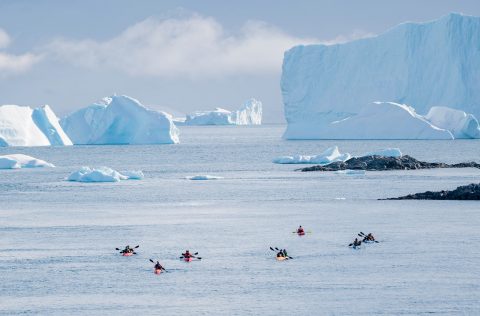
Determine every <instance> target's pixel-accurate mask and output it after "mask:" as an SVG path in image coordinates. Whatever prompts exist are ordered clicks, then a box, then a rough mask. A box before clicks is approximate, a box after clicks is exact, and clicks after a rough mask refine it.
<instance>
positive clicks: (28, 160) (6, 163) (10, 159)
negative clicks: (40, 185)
mask: <svg viewBox="0 0 480 316" xmlns="http://www.w3.org/2000/svg"><path fill="white" fill-rule="evenodd" d="M37 167H52V168H53V167H55V166H54V165H53V164H51V163H49V162H46V161H44V160H41V159H37V158H34V157H31V156H27V155H23V154H13V155H4V156H0V169H19V168H37Z"/></svg>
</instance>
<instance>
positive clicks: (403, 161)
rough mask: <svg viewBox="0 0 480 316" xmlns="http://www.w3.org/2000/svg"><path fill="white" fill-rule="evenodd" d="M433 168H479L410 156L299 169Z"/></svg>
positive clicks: (376, 157) (463, 163)
mask: <svg viewBox="0 0 480 316" xmlns="http://www.w3.org/2000/svg"><path fill="white" fill-rule="evenodd" d="M432 168H479V169H480V164H478V163H476V162H462V163H457V164H446V163H443V162H425V161H419V160H417V159H415V158H413V157H410V156H408V155H405V156H402V157H384V156H364V157H354V158H351V159H349V160H347V161H345V162H342V161H337V162H332V163H330V164H328V165H324V166H320V165H319V166H312V167H306V168H301V169H298V170H300V171H338V170H346V169H352V170H366V171H385V170H415V169H432Z"/></svg>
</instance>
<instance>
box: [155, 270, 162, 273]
mask: <svg viewBox="0 0 480 316" xmlns="http://www.w3.org/2000/svg"><path fill="white" fill-rule="evenodd" d="M154 273H155V274H160V273H162V269H155V271H154Z"/></svg>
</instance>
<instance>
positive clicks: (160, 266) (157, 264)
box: [154, 261, 165, 270]
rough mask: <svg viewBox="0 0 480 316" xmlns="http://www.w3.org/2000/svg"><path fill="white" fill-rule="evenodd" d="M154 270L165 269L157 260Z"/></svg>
mask: <svg viewBox="0 0 480 316" xmlns="http://www.w3.org/2000/svg"><path fill="white" fill-rule="evenodd" d="M154 268H155V270H165V268H164V267H162V265H161V264H160V262H158V261H157V263H156V264H155V267H154Z"/></svg>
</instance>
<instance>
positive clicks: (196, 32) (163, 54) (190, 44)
mask: <svg viewBox="0 0 480 316" xmlns="http://www.w3.org/2000/svg"><path fill="white" fill-rule="evenodd" d="M314 42H318V41H317V40H315V39H309V38H299V37H295V36H291V35H289V34H287V33H285V32H283V31H282V30H280V29H278V28H276V27H273V26H271V25H268V24H266V23H264V22H258V21H249V22H246V23H245V24H244V25H243V27H242V28H241V29H240V31H239V32H237V33H235V34H231V33H229V32H228V31H227V30H225V29H224V28H223V26H222V25H221V24H219V23H218V22H217V21H216V20H214V19H213V18H209V17H203V16H200V15H191V16H189V17H187V18H169V19H164V20H158V19H154V18H148V19H146V20H144V21H141V22H139V23H137V24H135V25H133V26H131V27H129V28H127V29H126V30H124V31H123V32H122V33H120V34H119V35H118V36H116V37H114V38H111V39H108V40H106V41H103V42H100V41H96V40H92V39H85V40H69V39H57V40H54V41H53V42H52V43H50V44H49V45H48V46H47V52H48V53H49V54H51V55H52V56H53V57H54V58H55V59H58V60H61V61H64V62H67V63H71V64H73V65H76V66H81V67H88V68H92V69H98V68H99V67H100V68H102V67H106V68H108V69H115V70H120V71H122V72H125V73H128V74H131V75H141V76H145V75H147V76H158V77H185V76H187V77H193V78H203V77H219V76H225V75H242V74H264V73H279V72H280V70H281V64H282V59H283V52H284V51H285V50H287V49H289V48H290V47H292V46H294V45H298V44H308V43H314Z"/></svg>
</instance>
